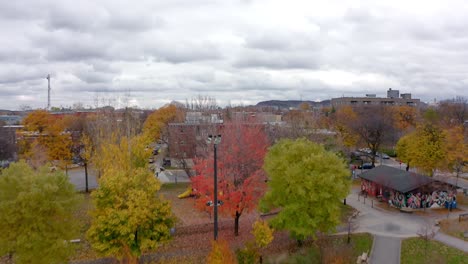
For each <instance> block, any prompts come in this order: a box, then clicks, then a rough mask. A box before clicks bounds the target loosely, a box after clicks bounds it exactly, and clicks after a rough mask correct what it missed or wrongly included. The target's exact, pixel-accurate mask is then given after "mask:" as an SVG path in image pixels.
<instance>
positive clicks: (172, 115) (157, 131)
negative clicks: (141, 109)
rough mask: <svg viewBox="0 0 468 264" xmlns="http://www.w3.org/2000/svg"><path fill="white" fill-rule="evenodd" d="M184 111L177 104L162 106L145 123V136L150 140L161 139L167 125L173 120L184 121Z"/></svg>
mask: <svg viewBox="0 0 468 264" xmlns="http://www.w3.org/2000/svg"><path fill="white" fill-rule="evenodd" d="M182 120H183V112H182V110H181V109H179V108H177V106H175V105H169V106H165V107H161V108H159V109H158V110H156V111H154V112H153V113H151V114H150V115H149V116H148V118H147V119H146V121H145V123H144V125H143V136H144V137H146V138H147V140H149V141H150V142H152V141H156V140H158V139H160V137H161V134H163V132H164V129H165V127H166V125H167V124H168V123H169V122H171V121H182Z"/></svg>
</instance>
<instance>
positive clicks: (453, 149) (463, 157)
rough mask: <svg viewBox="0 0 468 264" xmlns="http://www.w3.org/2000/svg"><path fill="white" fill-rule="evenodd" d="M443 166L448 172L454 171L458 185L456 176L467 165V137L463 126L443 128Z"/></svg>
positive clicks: (463, 170) (465, 168)
mask: <svg viewBox="0 0 468 264" xmlns="http://www.w3.org/2000/svg"><path fill="white" fill-rule="evenodd" d="M444 131H445V143H444V146H445V149H446V156H445V159H444V160H445V164H444V165H445V166H444V167H445V168H442V169H443V170H447V171H449V172H454V173H455V175H456V177H457V183H456V185H457V186H458V177H459V176H460V173H463V172H465V171H466V170H467V165H468V137H467V136H466V132H467V131H464V127H463V126H454V127H452V128H448V129H445V130H444Z"/></svg>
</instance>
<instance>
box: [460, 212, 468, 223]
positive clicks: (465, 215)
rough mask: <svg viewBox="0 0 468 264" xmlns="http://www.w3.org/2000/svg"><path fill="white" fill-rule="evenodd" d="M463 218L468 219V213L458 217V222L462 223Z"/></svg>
mask: <svg viewBox="0 0 468 264" xmlns="http://www.w3.org/2000/svg"><path fill="white" fill-rule="evenodd" d="M463 218H468V213H465V214H460V215H459V216H458V222H461V221H462V219H463Z"/></svg>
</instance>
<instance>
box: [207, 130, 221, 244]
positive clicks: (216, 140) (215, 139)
mask: <svg viewBox="0 0 468 264" xmlns="http://www.w3.org/2000/svg"><path fill="white" fill-rule="evenodd" d="M220 142H221V135H215V136H213V135H209V136H208V140H207V143H208V144H210V143H213V151H214V177H213V184H214V201H213V206H214V232H213V233H214V240H218V160H217V149H218V148H217V145H218V144H219V143H220Z"/></svg>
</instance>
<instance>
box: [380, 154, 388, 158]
mask: <svg viewBox="0 0 468 264" xmlns="http://www.w3.org/2000/svg"><path fill="white" fill-rule="evenodd" d="M380 155H381V156H380V157H382V159H390V156H388V155H387V154H385V153H382V154H380Z"/></svg>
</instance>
